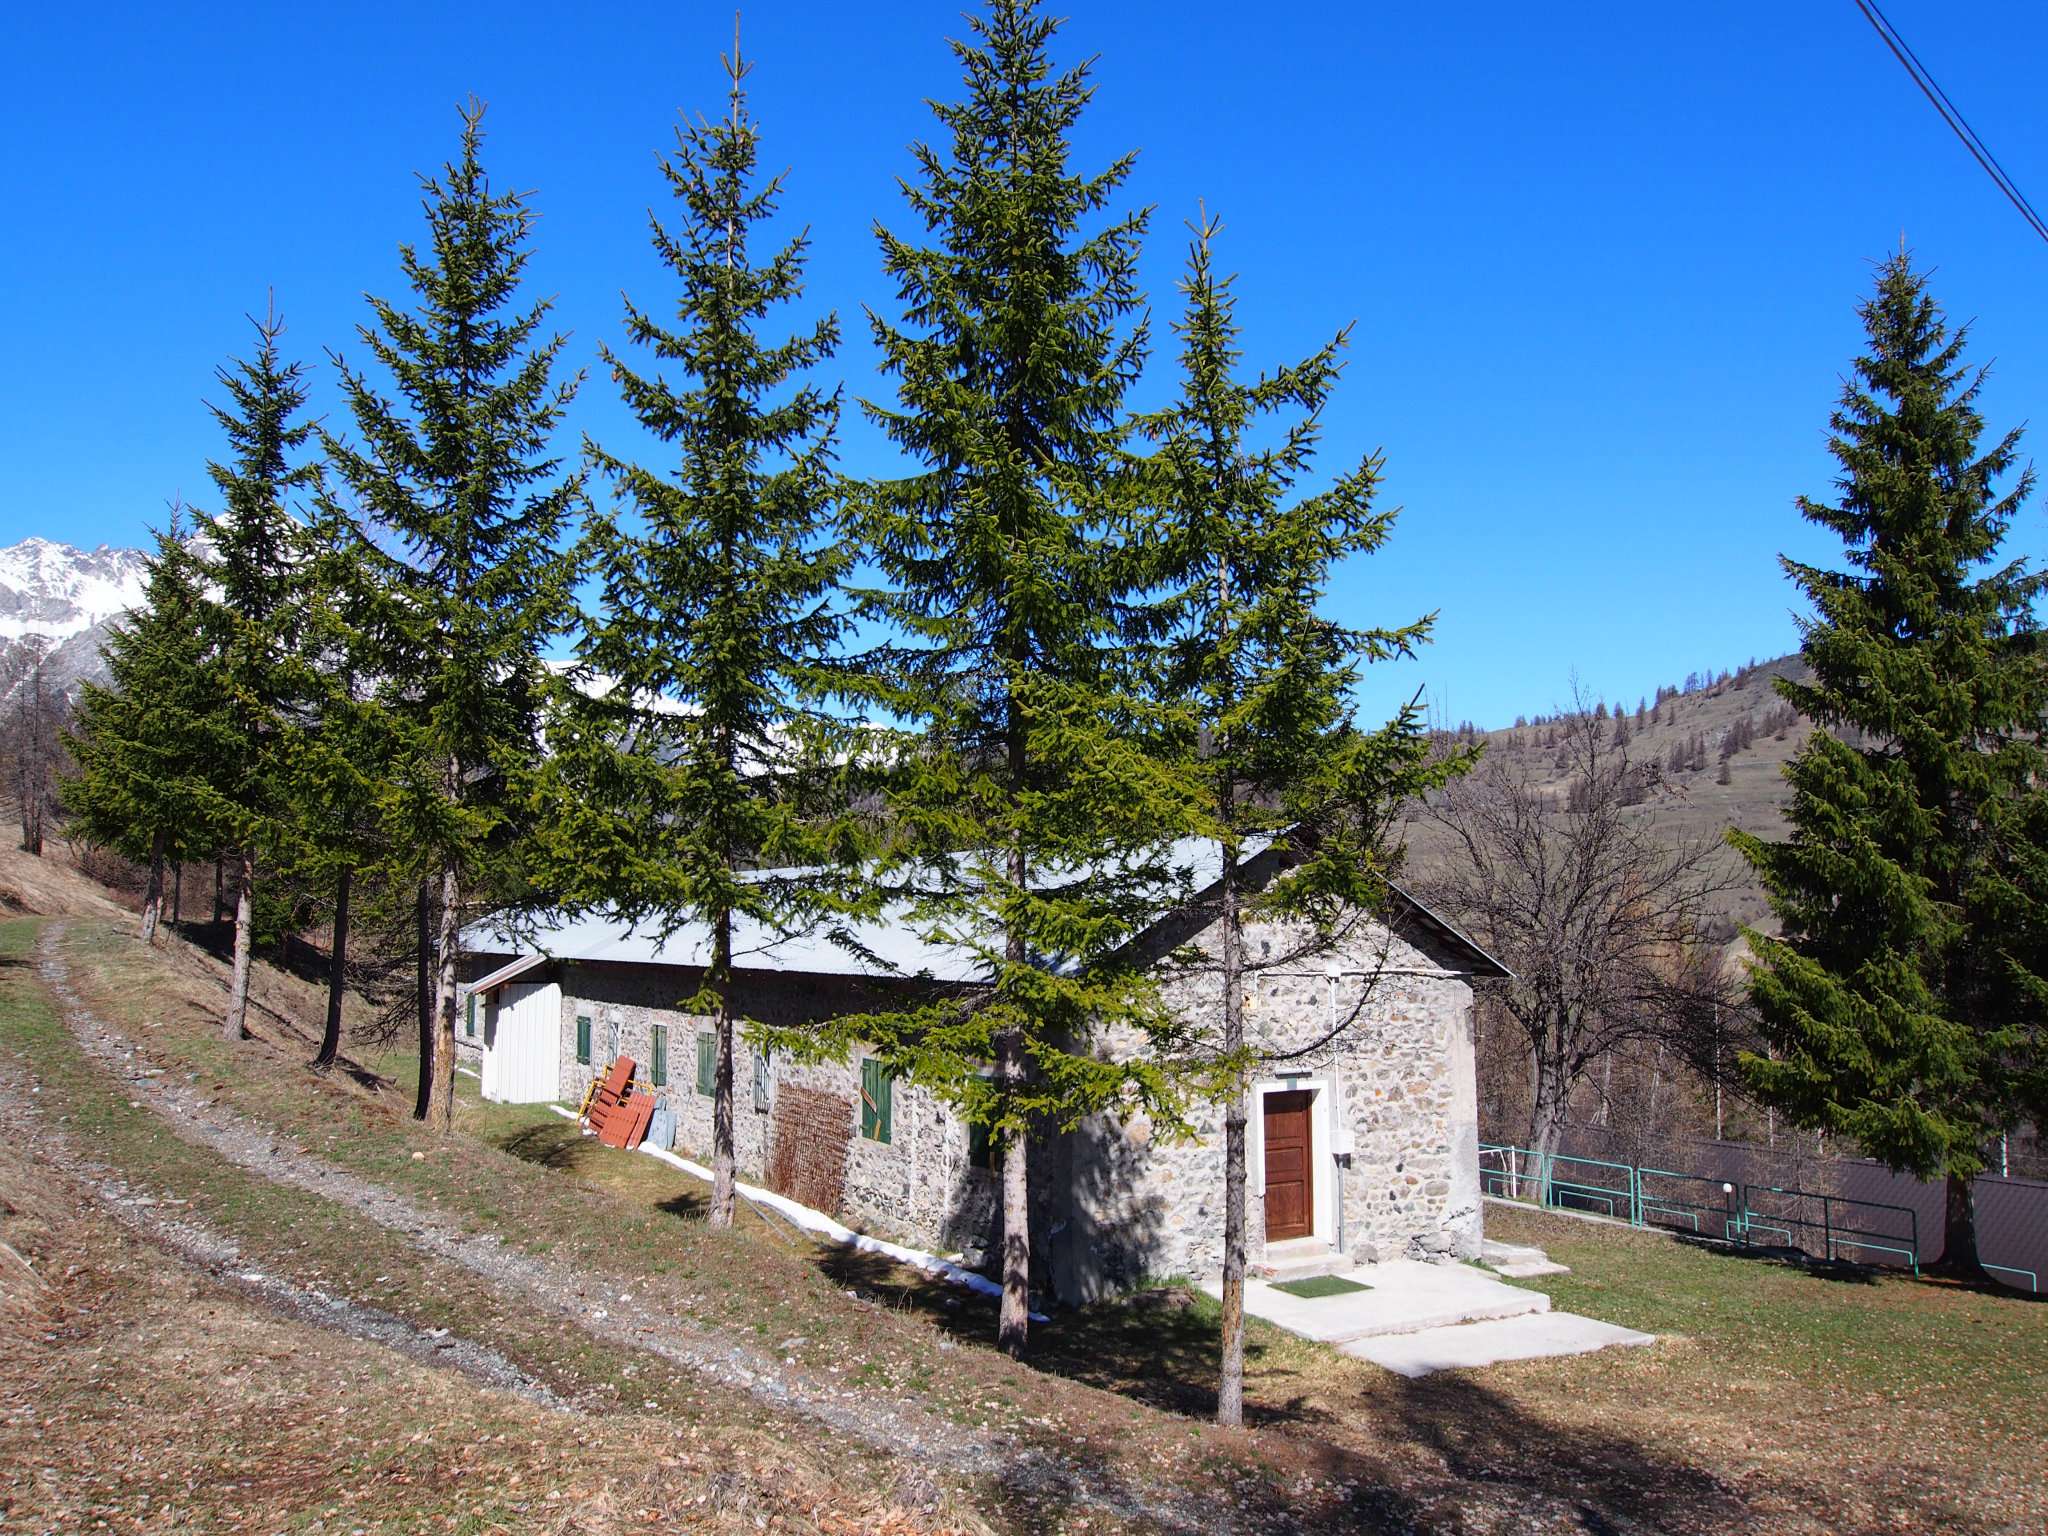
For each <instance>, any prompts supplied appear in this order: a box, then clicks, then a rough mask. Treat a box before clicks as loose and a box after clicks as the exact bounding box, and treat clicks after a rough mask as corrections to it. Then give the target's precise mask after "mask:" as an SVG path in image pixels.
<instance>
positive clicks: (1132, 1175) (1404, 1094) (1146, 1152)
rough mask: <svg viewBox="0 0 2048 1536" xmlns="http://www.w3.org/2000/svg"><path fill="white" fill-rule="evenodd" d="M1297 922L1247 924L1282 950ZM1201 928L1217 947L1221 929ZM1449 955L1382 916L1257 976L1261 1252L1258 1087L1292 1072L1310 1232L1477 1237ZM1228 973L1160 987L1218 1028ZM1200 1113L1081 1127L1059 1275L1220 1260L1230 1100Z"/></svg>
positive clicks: (1124, 1280)
mask: <svg viewBox="0 0 2048 1536" xmlns="http://www.w3.org/2000/svg"><path fill="white" fill-rule="evenodd" d="M1295 938H1296V936H1295V935H1294V934H1292V933H1290V932H1289V931H1287V930H1284V929H1281V928H1277V927H1265V928H1260V927H1254V928H1252V929H1251V930H1249V931H1248V933H1247V939H1248V941H1249V951H1250V955H1251V957H1252V959H1253V960H1254V962H1259V961H1262V960H1271V959H1272V957H1274V956H1284V955H1286V954H1287V953H1288V952H1289V949H1290V947H1291V945H1292V944H1293V942H1294V940H1295ZM1196 942H1197V943H1198V944H1200V945H1201V947H1202V948H1203V949H1204V950H1205V951H1208V952H1210V953H1213V952H1214V949H1215V944H1214V936H1213V934H1212V933H1204V934H1201V935H1198V936H1197V939H1196ZM1456 963H1457V962H1456V958H1455V957H1452V956H1448V955H1445V954H1442V953H1439V952H1436V950H1435V948H1434V946H1433V944H1432V941H1431V940H1429V939H1428V938H1427V937H1426V936H1423V935H1419V934H1418V935H1417V936H1415V937H1414V938H1412V939H1409V938H1397V937H1395V936H1394V935H1392V934H1390V933H1388V932H1387V931H1386V930H1385V929H1384V928H1381V927H1379V926H1377V925H1373V926H1371V927H1366V928H1362V930H1361V931H1360V932H1359V933H1358V934H1357V935H1356V936H1354V937H1353V938H1352V939H1350V940H1349V941H1348V942H1347V943H1346V944H1345V945H1344V947H1343V949H1342V951H1341V952H1340V953H1338V954H1335V955H1316V956H1314V957H1313V958H1312V959H1310V960H1307V961H1305V962H1297V963H1290V964H1278V965H1276V966H1275V968H1274V969H1271V970H1266V971H1262V972H1255V973H1253V974H1251V975H1250V976H1248V977H1247V981H1246V1010H1247V1015H1246V1029H1247V1032H1248V1036H1249V1038H1250V1041H1251V1043H1252V1044H1253V1045H1254V1047H1255V1048H1256V1049H1258V1050H1259V1051H1260V1052H1262V1053H1263V1055H1264V1056H1265V1057H1266V1064H1265V1066H1264V1068H1263V1069H1262V1070H1261V1071H1260V1073H1259V1074H1258V1078H1257V1081H1256V1083H1255V1086H1254V1090H1253V1095H1252V1100H1253V1102H1252V1104H1251V1106H1250V1110H1251V1124H1250V1126H1249V1127H1248V1141H1249V1143H1250V1147H1249V1156H1248V1161H1249V1165H1250V1166H1249V1178H1248V1185H1249V1188H1248V1197H1247V1202H1246V1204H1247V1216H1248V1250H1249V1256H1250V1258H1251V1260H1252V1262H1254V1263H1257V1262H1258V1261H1259V1260H1260V1258H1261V1257H1262V1256H1263V1254H1264V1250H1265V1208H1264V1200H1263V1187H1262V1186H1263V1181H1262V1166H1263V1165H1262V1158H1261V1150H1262V1141H1263V1134H1262V1131H1263V1128H1262V1124H1261V1115H1260V1109H1259V1099H1260V1098H1261V1096H1262V1094H1263V1093H1264V1092H1267V1091H1287V1090H1289V1089H1306V1090H1309V1091H1310V1092H1312V1093H1313V1094H1314V1099H1313V1102H1312V1104H1311V1111H1310V1112H1311V1117H1312V1124H1313V1126H1314V1135H1315V1146H1314V1155H1313V1157H1312V1169H1313V1176H1314V1179H1315V1187H1314V1191H1313V1199H1314V1202H1315V1206H1316V1212H1317V1218H1318V1219H1317V1222H1316V1227H1317V1231H1316V1233H1315V1236H1316V1237H1317V1238H1319V1239H1321V1240H1323V1241H1325V1242H1327V1243H1328V1244H1329V1246H1330V1247H1331V1248H1332V1249H1335V1250H1337V1251H1340V1252H1344V1253H1349V1254H1352V1255H1354V1256H1355V1257H1356V1258H1357V1259H1358V1260H1359V1261H1360V1262H1371V1261H1374V1260H1377V1259H1386V1258H1402V1257H1448V1256H1455V1257H1460V1258H1464V1257H1472V1256H1475V1255H1476V1254H1477V1252H1478V1246H1479V1235H1480V1203H1479V1146H1478V1113H1477V1093H1476V1085H1475V1081H1474V1067H1473V1049H1472V1034H1471V1031H1472V990H1471V986H1470V984H1469V982H1468V981H1466V980H1465V978H1464V977H1463V976H1462V975H1459V974H1457V973H1456V971H1455V970H1454V969H1453V966H1454V965H1455V964H1456ZM1332 968H1334V969H1335V970H1336V971H1337V972H1338V974H1337V975H1336V976H1335V977H1334V978H1333V977H1332V976H1331V975H1330V974H1329V972H1330V970H1331V969H1332ZM1221 988H1222V982H1221V978H1220V977H1219V976H1216V975H1215V974H1213V973H1208V974H1202V973H1191V974H1185V975H1182V976H1179V977H1177V978H1175V979H1173V980H1170V981H1169V982H1168V984H1167V996H1168V1001H1169V1003H1170V1004H1171V1005H1172V1006H1173V1007H1174V1008H1175V1010H1176V1011H1177V1012H1179V1013H1180V1014H1181V1015H1182V1016H1183V1017H1184V1018H1192V1019H1194V1020H1195V1021H1196V1022H1197V1023H1198V1024H1199V1025H1200V1026H1201V1028H1202V1029H1203V1030H1204V1031H1205V1032H1207V1033H1209V1034H1210V1036H1211V1038H1217V1037H1220V1034H1221V1015H1222V991H1221ZM1324 1037H1329V1038H1328V1039H1327V1040H1325V1038H1324ZM1134 1045H1135V1041H1133V1040H1112V1041H1109V1042H1106V1046H1107V1048H1108V1049H1112V1050H1116V1049H1123V1050H1128V1049H1132V1048H1133V1047H1134ZM1192 1121H1193V1129H1194V1134H1193V1136H1192V1137H1176V1136H1172V1135H1169V1134H1167V1133H1166V1131H1165V1130H1164V1129H1162V1128H1159V1127H1155V1126H1153V1125H1152V1124H1151V1123H1150V1122H1149V1121H1148V1120H1147V1119H1146V1118H1145V1117H1143V1116H1142V1115H1131V1116H1098V1117H1096V1118H1095V1119H1094V1120H1092V1121H1091V1122H1089V1123H1088V1124H1087V1125H1085V1126H1083V1127H1082V1129H1081V1130H1080V1131H1079V1132H1078V1133H1077V1134H1076V1138H1075V1169H1074V1175H1073V1180H1072V1190H1073V1201H1074V1209H1073V1212H1072V1215H1071V1217H1070V1223H1071V1229H1072V1232H1073V1238H1072V1241H1073V1243H1074V1244H1075V1245H1076V1249H1077V1251H1076V1252H1075V1253H1074V1254H1073V1255H1071V1256H1070V1257H1069V1258H1068V1260H1067V1265H1066V1267H1067V1270H1068V1272H1069V1276H1070V1278H1069V1280H1068V1281H1067V1283H1066V1284H1064V1285H1063V1286H1062V1289H1063V1290H1069V1289H1070V1290H1072V1291H1073V1292H1075V1293H1077V1294H1079V1295H1080V1296H1082V1297H1084V1298H1087V1297H1092V1296H1094V1295H1097V1294H1101V1293H1103V1292H1105V1291H1108V1290H1113V1289H1117V1288H1120V1287H1124V1286H1129V1285H1132V1284H1135V1283H1137V1282H1139V1281H1140V1280H1142V1279H1144V1278H1146V1277H1148V1276H1161V1275H1196V1276H1199V1275H1210V1274H1214V1273H1216V1272H1218V1271H1219V1270H1220V1269H1221V1268H1222V1263H1223V1256H1222V1233H1223V1111H1222V1108H1221V1106H1220V1105H1214V1104H1209V1105H1198V1106H1196V1109H1195V1112H1194V1114H1193V1116H1192ZM1333 1191H1334V1192H1335V1198H1332V1193H1333Z"/></svg>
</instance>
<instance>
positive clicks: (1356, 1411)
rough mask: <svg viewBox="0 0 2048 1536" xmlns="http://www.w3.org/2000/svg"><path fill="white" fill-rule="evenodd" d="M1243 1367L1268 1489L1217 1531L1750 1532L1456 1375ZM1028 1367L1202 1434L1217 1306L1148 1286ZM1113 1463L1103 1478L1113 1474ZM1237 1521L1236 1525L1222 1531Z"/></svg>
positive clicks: (1749, 1514) (1730, 1492)
mask: <svg viewBox="0 0 2048 1536" xmlns="http://www.w3.org/2000/svg"><path fill="white" fill-rule="evenodd" d="M819 1267H820V1269H821V1270H822V1271H823V1272H824V1273H825V1274H826V1275H828V1276H829V1277H830V1278H831V1279H832V1280H833V1281H834V1282H835V1283H836V1284H838V1285H840V1286H841V1287H842V1288H847V1289H852V1290H854V1291H856V1292H857V1293H859V1294H861V1295H863V1296H864V1297H866V1298H868V1299H870V1300H872V1301H876V1302H879V1303H881V1304H884V1305H889V1306H896V1307H901V1308H904V1309H906V1310H914V1311H916V1312H918V1313H919V1314H920V1315H922V1316H924V1317H926V1318H927V1319H928V1320H929V1321H930V1322H931V1323H932V1324H933V1326H934V1327H936V1328H937V1329H938V1330H939V1331H940V1332H941V1333H942V1334H944V1335H946V1336H947V1337H949V1338H952V1339H954V1340H956V1341H957V1342H958V1343H960V1344H963V1345H969V1346H979V1347H983V1348H993V1347H994V1342H995V1320H996V1308H995V1304H994V1302H993V1301H992V1300H990V1299H989V1298H987V1297H984V1296H979V1295H976V1294H974V1293H971V1292H967V1291H963V1290H960V1289H959V1288H957V1287H950V1286H946V1285H944V1284H943V1283H941V1282H938V1281H934V1280H930V1279H927V1278H925V1277H921V1276H918V1275H916V1274H915V1272H912V1271H908V1270H906V1269H904V1268H903V1267H901V1266H899V1265H896V1264H893V1263H891V1262H889V1261H888V1260H886V1259H884V1258H882V1257H881V1256H880V1255H876V1254H870V1253H862V1252H859V1251H857V1250H851V1249H837V1250H832V1251H830V1252H827V1253H825V1254H823V1255H822V1256H821V1257H820V1259H819ZM1246 1359H1247V1368H1248V1371H1247V1374H1248V1378H1249V1384H1248V1388H1247V1398H1246V1404H1245V1422H1246V1426H1247V1428H1249V1429H1253V1430H1257V1431H1262V1432H1263V1433H1261V1434H1260V1435H1259V1436H1258V1439H1257V1442H1256V1443H1257V1448H1258V1451H1259V1452H1260V1454H1261V1455H1262V1456H1263V1457H1264V1458H1265V1459H1266V1460H1267V1461H1268V1463H1269V1472H1270V1475H1264V1476H1259V1475H1255V1476H1252V1477H1250V1478H1234V1479H1233V1480H1232V1481H1231V1482H1230V1483H1229V1484H1228V1487H1227V1490H1224V1491H1225V1492H1227V1499H1226V1500H1225V1503H1224V1504H1223V1505H1222V1506H1221V1507H1220V1509H1219V1515H1218V1519H1217V1522H1216V1523H1217V1526H1218V1528H1224V1527H1226V1526H1235V1527H1238V1528H1244V1527H1246V1526H1249V1527H1250V1528H1253V1529H1261V1530H1264V1529H1273V1530H1304V1531H1306V1530H1332V1531H1381V1530H1404V1529H1437V1528H1448V1529H1460V1528H1463V1527H1464V1525H1465V1524H1466V1522H1467V1517H1468V1515H1470V1514H1472V1513H1473V1512H1474V1508H1475V1506H1476V1507H1483V1508H1485V1509H1489V1510H1498V1509H1505V1510H1507V1511H1510V1514H1509V1519H1510V1522H1511V1523H1510V1524H1509V1525H1507V1526H1504V1527H1501V1528H1503V1529H1517V1528H1521V1527H1520V1526H1518V1525H1516V1524H1514V1523H1512V1522H1514V1521H1517V1520H1519V1521H1520V1522H1522V1523H1523V1524H1525V1525H1531V1526H1533V1525H1537V1524H1541V1525H1542V1526H1543V1527H1544V1528H1546V1529H1549V1528H1554V1527H1557V1526H1558V1524H1559V1522H1561V1521H1562V1522H1564V1524H1563V1527H1562V1528H1565V1529H1576V1530H1581V1531H1586V1532H1595V1533H1601V1532H1610V1531H1614V1532H1618V1531H1623V1530H1641V1529H1651V1530H1660V1531H1662V1530H1671V1531H1696V1532H1711V1533H1722V1532H1727V1533H1735V1532H1744V1533H1747V1532H1750V1531H1753V1530H1756V1529H1758V1528H1759V1513H1758V1511H1757V1510H1756V1509H1754V1508H1753V1507H1752V1506H1751V1504H1750V1502H1749V1501H1748V1500H1747V1499H1746V1498H1745V1497H1744V1495H1743V1494H1742V1492H1741V1491H1740V1490H1738V1489H1737V1488H1736V1487H1735V1486H1734V1485H1733V1484H1732V1483H1731V1482H1729V1481H1728V1480H1725V1479H1724V1478H1722V1477H1721V1476H1719V1475H1717V1474H1716V1473H1715V1472H1714V1471H1712V1470H1710V1469H1708V1468H1706V1467H1702V1466H1698V1465H1695V1464H1693V1463H1692V1462H1690V1461H1688V1460H1687V1459H1686V1458H1685V1456H1684V1455H1683V1454H1682V1453H1681V1452H1676V1451H1674V1450H1672V1449H1670V1448H1667V1447H1666V1446H1664V1445H1661V1444H1659V1443H1657V1442H1656V1441H1655V1440H1654V1439H1652V1438H1648V1437H1644V1436H1642V1435H1640V1434H1633V1433H1630V1432H1627V1431H1624V1430H1620V1429H1613V1428H1602V1427H1599V1426H1597V1425H1589V1424H1588V1423H1587V1422H1585V1421H1584V1420H1582V1419H1574V1420H1573V1421H1571V1422H1569V1423H1560V1422H1552V1421H1550V1420H1548V1419H1547V1418H1545V1417H1544V1416H1542V1415H1539V1414H1534V1413H1532V1412H1531V1411H1530V1410H1529V1409H1528V1408H1527V1407H1526V1406H1525V1405H1523V1404H1521V1403H1518V1402H1516V1401H1515V1400H1514V1399H1513V1398H1511V1397H1510V1396H1508V1395H1506V1394H1503V1393H1501V1392H1498V1391H1495V1390H1493V1389H1492V1388H1490V1387H1487V1386H1485V1385H1482V1384H1480V1383H1479V1382H1477V1381H1475V1380H1474V1379H1473V1377H1472V1375H1471V1374H1470V1373H1467V1372H1444V1373H1438V1374H1435V1375H1431V1376H1426V1377H1423V1378H1420V1379H1416V1380H1409V1379H1407V1378H1404V1377H1400V1376H1396V1375H1394V1374H1392V1373H1390V1372H1388V1373H1382V1372H1379V1371H1377V1370H1376V1369H1374V1368H1372V1367H1370V1366H1365V1365H1362V1364H1361V1365H1360V1366H1359V1367H1358V1368H1357V1372H1356V1374H1355V1376H1352V1377H1350V1378H1349V1380H1347V1379H1346V1377H1345V1376H1344V1375H1342V1374H1337V1375H1334V1376H1321V1377H1318V1378H1317V1379H1313V1380H1312V1379H1309V1378H1308V1377H1307V1376H1305V1375H1304V1374H1303V1373H1302V1372H1301V1371H1298V1370H1296V1369H1293V1368H1291V1367H1288V1366H1285V1365H1283V1364H1282V1361H1281V1360H1280V1359H1279V1358H1276V1351H1275V1349H1274V1348H1273V1347H1272V1346H1271V1345H1269V1344H1266V1343H1261V1342H1259V1341H1257V1340H1256V1339H1252V1340H1248V1341H1247V1347H1246ZM1024 1363H1025V1364H1026V1365H1027V1366H1029V1367H1030V1368H1032V1369H1034V1370H1038V1371H1043V1372H1046V1373H1047V1374H1050V1375H1057V1376H1062V1377H1066V1378H1069V1379H1071V1380H1074V1381H1077V1382H1080V1383H1083V1384H1085V1385H1088V1386H1092V1387H1096V1388H1100V1389H1102V1390H1103V1391H1106V1392H1110V1393H1115V1394H1117V1395H1119V1396H1122V1397H1125V1398H1129V1399H1132V1400H1134V1401H1137V1402H1141V1403H1144V1404H1146V1405H1147V1406H1149V1407H1152V1408H1155V1409H1159V1410H1161V1411H1163V1412H1166V1413H1170V1414H1174V1415H1177V1416H1181V1417H1184V1418H1186V1419H1188V1420H1190V1421H1206V1420H1208V1419H1210V1418H1211V1417H1212V1416H1213V1414H1214V1413H1215V1408H1216V1378H1217V1373H1218V1368H1219V1342H1218V1319H1217V1312H1216V1308H1215V1307H1214V1305H1213V1304H1211V1303H1209V1302H1207V1300H1206V1298H1204V1299H1202V1300H1196V1299H1195V1298H1194V1297H1192V1296H1191V1295H1190V1294H1189V1293H1188V1292H1186V1291H1184V1290H1182V1289H1180V1288H1178V1287H1157V1288H1154V1289H1151V1290H1148V1291H1144V1292H1139V1293H1136V1294H1134V1295H1131V1296H1127V1297H1124V1298H1121V1299H1120V1300H1118V1301H1114V1302H1107V1303H1103V1304H1100V1305H1098V1306H1095V1307H1089V1308H1082V1309H1078V1310H1076V1311H1072V1312H1057V1313H1054V1314H1053V1317H1052V1320H1051V1321H1049V1322H1047V1323H1043V1324H1038V1325H1035V1326H1034V1327H1033V1329H1032V1334H1031V1344H1030V1349H1029V1353H1028V1354H1027V1356H1026V1358H1025V1362H1024ZM1352 1382H1355V1383H1356V1385H1353V1384H1351V1383H1352ZM1674 1432H1675V1431H1674ZM1112 1438H1114V1437H1112ZM1055 1447H1057V1448H1058V1449H1059V1450H1060V1451H1061V1453H1062V1454H1064V1455H1067V1456H1069V1457H1073V1456H1076V1455H1080V1456H1083V1457H1085V1456H1086V1455H1087V1454H1088V1452H1089V1447H1088V1445H1087V1444H1086V1443H1085V1442H1078V1443H1077V1442H1075V1441H1074V1440H1073V1439H1071V1438H1070V1436H1069V1434H1068V1433H1067V1432H1066V1430H1064V1429H1062V1430H1060V1431H1057V1432H1055V1431H1048V1432H1047V1435H1046V1438H1045V1441H1044V1449H1046V1450H1047V1451H1048V1452H1050V1451H1051V1450H1053V1449H1054V1448H1055ZM1111 1459H1112V1458H1109V1457H1107V1456H1106V1455H1105V1457H1104V1458H1103V1460H1102V1465H1101V1467H1100V1468H1099V1469H1098V1471H1099V1472H1100V1475H1102V1476H1104V1477H1109V1476H1112V1475H1114V1468H1113V1467H1111V1466H1110V1460H1111ZM1254 1466H1255V1467H1256V1462H1255V1463H1254ZM1304 1476H1306V1477H1307V1478H1308V1479H1309V1481H1308V1482H1307V1483H1303V1482H1302V1481H1301V1479H1302V1478H1303V1477H1304ZM1304 1488H1306V1489H1307V1490H1308V1491H1307V1492H1303V1489H1304ZM1233 1506H1234V1508H1235V1512H1236V1513H1235V1517H1234V1518H1230V1519H1225V1518H1223V1513H1224V1512H1226V1511H1228V1510H1229V1509H1231V1508H1232V1507H1233ZM1480 1523H1481V1524H1484V1523H1485V1522H1484V1521H1481V1522H1480Z"/></svg>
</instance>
